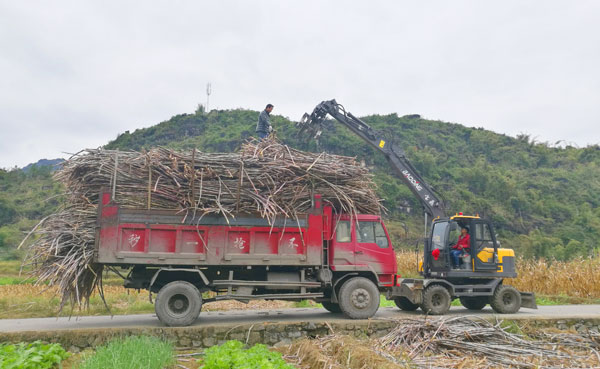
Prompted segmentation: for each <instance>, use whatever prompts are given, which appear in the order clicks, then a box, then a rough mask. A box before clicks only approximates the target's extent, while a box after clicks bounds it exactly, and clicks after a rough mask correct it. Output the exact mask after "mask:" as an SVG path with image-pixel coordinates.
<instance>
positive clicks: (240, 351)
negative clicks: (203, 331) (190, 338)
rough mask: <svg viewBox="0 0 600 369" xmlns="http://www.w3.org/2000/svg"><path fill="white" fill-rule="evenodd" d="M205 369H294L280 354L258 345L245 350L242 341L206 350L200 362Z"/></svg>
mask: <svg viewBox="0 0 600 369" xmlns="http://www.w3.org/2000/svg"><path fill="white" fill-rule="evenodd" d="M199 361H200V362H201V363H202V366H201V368H204V369H294V366H292V365H290V364H288V363H286V362H285V361H284V360H283V358H282V357H281V354H280V353H279V352H274V351H270V350H269V349H268V348H267V346H265V345H261V344H257V345H254V346H252V347H250V348H249V349H244V344H243V343H241V342H240V341H227V342H225V343H224V344H222V345H220V346H213V347H211V348H209V349H208V350H206V353H205V356H204V358H202V359H200V360H199Z"/></svg>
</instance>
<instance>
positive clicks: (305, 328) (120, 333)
mask: <svg viewBox="0 0 600 369" xmlns="http://www.w3.org/2000/svg"><path fill="white" fill-rule="evenodd" d="M490 319H494V320H495V318H491V317H490ZM510 321H513V322H515V323H517V324H518V325H519V326H520V327H522V328H523V329H524V330H525V331H526V330H527V329H535V328H556V329H559V330H576V331H578V332H581V333H584V332H585V331H587V330H591V331H596V332H597V331H600V319H598V318H591V319H581V318H577V319H543V318H539V319H537V318H536V319H531V318H522V319H511V320H510ZM395 325H396V323H395V321H393V320H360V321H358V320H353V321H348V322H335V323H326V322H265V323H255V324H241V325H229V324H222V325H214V326H196V327H182V328H169V327H160V328H105V329H76V330H58V331H42V332H13V333H3V334H2V335H1V336H0V342H13V343H14V342H31V341H36V340H41V341H45V342H57V343H60V344H61V345H62V346H63V347H66V348H68V350H69V351H71V352H79V351H80V350H82V349H85V348H88V347H95V346H98V345H101V344H103V343H105V342H107V341H109V340H111V339H112V338H115V337H125V336H131V335H152V336H157V337H161V338H163V339H166V340H170V341H173V342H175V344H176V346H177V347H181V348H205V347H210V346H213V345H215V344H220V343H223V342H225V341H227V340H232V339H236V340H239V341H242V342H245V343H248V344H255V343H264V344H267V345H281V344H288V343H290V342H291V341H292V340H296V339H299V338H303V337H316V336H325V335H328V334H331V333H336V334H343V335H352V336H356V337H380V336H383V335H385V334H387V333H388V332H389V331H390V330H391V329H392V328H393V327H394V326H395Z"/></svg>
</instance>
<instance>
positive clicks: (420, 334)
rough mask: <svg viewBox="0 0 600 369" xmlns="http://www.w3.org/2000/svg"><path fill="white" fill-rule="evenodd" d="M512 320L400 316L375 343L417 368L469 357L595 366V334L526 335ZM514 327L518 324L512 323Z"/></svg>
mask: <svg viewBox="0 0 600 369" xmlns="http://www.w3.org/2000/svg"><path fill="white" fill-rule="evenodd" d="M515 327H516V326H515V325H504V326H503V325H502V324H501V322H498V323H496V324H493V323H491V322H489V321H487V320H485V319H483V318H481V317H477V316H470V317H444V318H437V319H404V320H400V321H398V326H397V327H395V328H394V330H392V331H391V332H390V333H389V334H387V335H386V336H385V337H383V338H381V339H380V340H379V342H378V347H379V348H381V349H385V350H386V351H393V350H394V349H400V350H401V351H402V352H403V353H404V355H407V356H408V357H409V358H410V361H411V362H412V363H413V364H416V365H417V366H418V367H420V368H447V367H454V366H455V365H458V364H459V362H460V361H461V360H463V359H464V358H465V356H471V361H473V360H475V361H476V363H474V364H475V366H476V367H478V368H573V367H578V368H597V367H599V366H600V355H599V354H598V350H599V349H600V334H599V333H598V332H592V331H590V332H587V334H585V335H581V334H575V333H547V332H543V331H541V332H536V333H532V334H529V335H528V336H527V337H525V336H524V335H522V334H519V333H515V332H511V329H512V328H515ZM517 330H518V328H517Z"/></svg>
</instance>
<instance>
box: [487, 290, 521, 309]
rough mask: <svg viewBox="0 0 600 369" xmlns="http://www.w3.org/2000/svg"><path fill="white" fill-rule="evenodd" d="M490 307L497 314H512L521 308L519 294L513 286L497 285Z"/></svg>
mask: <svg viewBox="0 0 600 369" xmlns="http://www.w3.org/2000/svg"><path fill="white" fill-rule="evenodd" d="M490 305H491V306H492V309H494V311H495V312H497V313H499V314H514V313H516V312H517V311H519V309H520V308H521V294H520V293H519V291H517V289H516V288H514V287H513V286H505V285H503V284H501V285H498V287H496V290H495V291H494V295H493V296H492V298H491V299H490Z"/></svg>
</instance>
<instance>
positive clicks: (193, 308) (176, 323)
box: [154, 281, 202, 327]
mask: <svg viewBox="0 0 600 369" xmlns="http://www.w3.org/2000/svg"><path fill="white" fill-rule="evenodd" d="M201 308H202V295H201V294H200V291H198V289H197V288H196V286H194V285H193V284H191V283H189V282H185V281H175V282H171V283H168V284H166V285H165V286H163V287H162V288H161V289H160V291H158V295H157V296H156V301H155V302H154V311H156V315H157V316H158V319H160V321H161V322H163V323H164V324H166V325H168V326H170V327H182V326H188V325H190V324H192V323H193V322H194V321H195V320H196V319H197V318H198V315H200V309H201Z"/></svg>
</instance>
